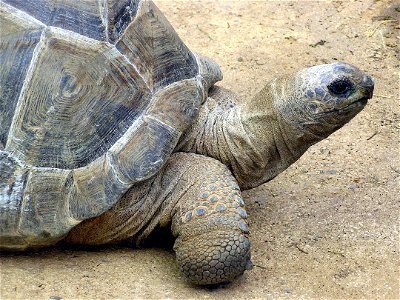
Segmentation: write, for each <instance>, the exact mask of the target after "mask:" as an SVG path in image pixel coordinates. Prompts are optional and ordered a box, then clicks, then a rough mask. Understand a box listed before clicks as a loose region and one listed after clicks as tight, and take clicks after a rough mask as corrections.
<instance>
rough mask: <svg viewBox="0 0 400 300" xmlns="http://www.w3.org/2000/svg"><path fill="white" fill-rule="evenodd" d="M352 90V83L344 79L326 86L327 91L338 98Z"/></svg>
mask: <svg viewBox="0 0 400 300" xmlns="http://www.w3.org/2000/svg"><path fill="white" fill-rule="evenodd" d="M353 89H354V85H353V83H352V82H351V81H349V80H346V79H339V80H336V81H334V82H332V83H331V84H330V85H328V90H329V91H330V92H331V93H333V94H335V95H339V96H343V95H345V94H347V92H349V91H351V90H353Z"/></svg>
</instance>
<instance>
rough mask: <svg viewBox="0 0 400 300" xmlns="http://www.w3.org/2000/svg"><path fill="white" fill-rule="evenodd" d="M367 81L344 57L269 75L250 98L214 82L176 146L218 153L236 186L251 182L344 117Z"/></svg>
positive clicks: (272, 172)
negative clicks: (287, 73)
mask: <svg viewBox="0 0 400 300" xmlns="http://www.w3.org/2000/svg"><path fill="white" fill-rule="evenodd" d="M373 87H374V83H373V80H372V78H371V77H370V76H368V75H367V74H365V73H364V72H362V71H360V70H359V69H357V68H356V67H354V66H352V65H349V64H346V63H334V64H329V65H319V66H315V67H311V68H307V69H304V70H301V71H300V72H298V73H296V74H293V75H291V76H286V77H281V78H278V79H274V80H272V81H270V82H268V83H267V84H266V85H265V87H264V88H263V89H262V90H261V91H260V92H259V93H258V94H256V96H255V97H254V98H253V99H251V100H250V101H239V99H238V96H236V95H235V94H234V93H232V92H230V91H228V90H225V89H223V88H219V87H214V88H213V89H212V90H210V93H209V98H208V100H207V101H206V103H205V104H204V105H203V107H202V108H201V110H200V113H199V117H198V118H197V120H196V122H195V123H194V124H193V126H192V127H191V129H190V130H189V131H188V132H187V133H186V135H185V136H184V137H183V138H182V139H181V142H180V144H179V146H178V151H184V152H194V153H198V154H203V155H207V156H210V157H213V158H215V159H218V160H219V161H221V162H222V163H224V164H225V165H227V166H228V167H229V168H230V169H231V171H232V172H233V174H234V176H235V177H236V179H237V180H238V182H239V184H240V187H241V189H244V190H245V189H250V188H254V187H256V186H259V185H261V184H263V183H265V182H267V181H269V180H271V179H272V178H274V177H275V176H277V175H278V174H279V173H281V172H282V171H284V170H285V169H286V168H287V167H289V166H290V165H291V164H292V163H294V162H295V161H296V160H297V159H298V158H300V156H301V155H302V154H303V153H304V152H305V151H306V150H307V149H308V148H309V147H310V146H312V145H313V144H315V143H317V142H318V141H320V140H322V139H324V138H326V137H327V136H329V135H330V134H331V133H333V132H334V131H336V130H337V129H339V128H341V127H342V126H343V125H344V124H346V123H347V122H348V121H350V120H351V119H352V118H353V117H354V116H355V115H356V114H357V113H358V112H360V111H361V110H362V109H363V108H364V106H365V105H366V103H367V100H368V99H370V98H371V97H372V92H373Z"/></svg>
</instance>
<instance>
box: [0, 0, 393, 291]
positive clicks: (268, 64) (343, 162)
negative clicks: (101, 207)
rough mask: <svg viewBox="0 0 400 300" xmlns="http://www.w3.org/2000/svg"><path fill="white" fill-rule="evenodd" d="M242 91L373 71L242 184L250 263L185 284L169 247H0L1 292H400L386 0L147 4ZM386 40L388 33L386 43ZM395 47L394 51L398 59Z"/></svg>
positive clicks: (390, 34) (389, 18)
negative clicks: (338, 67) (283, 157)
mask: <svg viewBox="0 0 400 300" xmlns="http://www.w3.org/2000/svg"><path fill="white" fill-rule="evenodd" d="M156 3H157V5H158V6H159V7H160V8H161V10H162V11H163V12H164V13H165V14H166V15H167V17H168V19H169V20H170V22H171V23H172V24H173V26H174V27H175V28H176V30H177V31H178V33H179V34H180V36H181V37H182V39H183V40H184V41H185V42H186V43H187V44H188V45H189V47H190V48H191V49H193V50H195V51H197V52H200V53H202V54H204V55H208V56H210V57H213V58H214V59H215V60H216V61H217V62H219V64H220V65H221V67H222V69H223V71H224V75H225V78H224V80H223V81H222V82H221V83H220V85H222V86H225V87H228V88H231V89H232V90H234V91H236V92H238V93H239V94H240V95H242V96H243V98H247V99H249V97H250V96H251V95H253V94H255V92H256V91H258V90H259V89H260V88H261V87H262V85H263V82H264V81H265V80H267V79H271V78H273V77H275V76H276V75H279V74H282V73H288V72H292V71H294V70H297V69H300V68H302V67H305V66H311V65H314V64H320V63H329V62H333V61H336V60H339V61H346V62H350V63H353V64H355V65H357V66H359V67H360V68H361V69H363V70H365V71H367V72H369V73H370V74H371V75H372V76H373V77H374V78H375V83H376V86H375V96H374V98H373V99H372V100H370V102H369V104H368V106H367V107H366V108H365V109H364V111H362V112H361V113H360V114H359V115H358V116H357V117H356V118H355V119H354V120H353V121H352V122H350V123H349V124H347V125H346V126H345V127H344V128H342V129H341V130H339V131H338V132H336V133H335V134H333V135H332V136H330V137H329V138H328V139H326V140H324V141H322V142H320V143H319V144H317V145H315V146H313V147H311V148H310V150H309V151H308V152H307V153H306V154H305V155H304V156H303V157H302V158H301V159H300V160H299V161H298V162H297V163H296V164H294V165H293V166H292V167H290V168H289V169H288V170H287V171H286V172H284V173H283V174H281V175H280V176H278V177H277V178H275V179H274V180H272V181H271V182H269V183H267V184H264V185H263V186H261V187H259V188H257V189H254V190H251V191H248V192H245V193H244V196H245V198H246V201H247V202H246V205H247V210H248V214H249V218H250V229H251V236H250V239H251V243H252V258H253V259H252V260H253V263H254V264H255V267H254V268H253V270H251V271H247V272H246V273H245V274H244V275H243V276H242V277H240V278H239V279H238V280H236V281H235V282H233V283H231V284H228V285H225V286H221V287H219V288H216V289H205V288H199V287H195V286H191V285H190V284H188V283H186V282H185V281H184V280H183V278H182V276H181V275H180V274H179V272H178V269H177V266H176V264H175V261H174V253H173V252H172V251H171V250H165V249H161V248H160V249H158V248H149V249H134V250H132V249H128V248H106V249H101V250H95V251H76V250H71V249H69V250H68V249H67V250H66V249H50V250H45V251H42V252H39V253H33V254H24V255H12V256H3V257H1V258H0V263H1V264H0V267H1V273H0V274H1V294H0V298H1V299H23V298H25V299H60V298H63V299H114V298H119V299H155V298H164V299H165V298H168V299H189V298H192V299H255V298H259V299H277V298H285V299H299V298H301V299H309V298H325V299H327V298H328V299H339V298H340V299H344V298H346V299H350V298H351V299H360V298H363V299H377V298H379V299H399V278H400V277H399V231H398V230H399V228H398V227H399V195H400V188H399V179H400V177H399V176H400V163H399V153H400V152H399V151H400V149H399V145H400V134H399V131H400V119H399V116H400V112H399V57H398V50H399V49H398V48H397V47H398V46H397V45H398V44H399V41H398V38H399V31H398V29H399V25H398V24H399V23H398V22H399V12H400V5H399V4H398V2H397V5H396V1H376V0H363V1H297V2H287V1H261V0H260V1H204V0H202V1H170V0H168V1H165V0H164V1H161V0H158V1H156ZM396 39H397V40H396ZM396 55H397V56H396Z"/></svg>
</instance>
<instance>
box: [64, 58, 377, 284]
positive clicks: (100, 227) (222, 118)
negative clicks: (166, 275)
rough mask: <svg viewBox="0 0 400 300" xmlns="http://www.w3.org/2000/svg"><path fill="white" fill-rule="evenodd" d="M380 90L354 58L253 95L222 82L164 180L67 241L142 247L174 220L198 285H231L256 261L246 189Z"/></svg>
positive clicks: (132, 194)
mask: <svg viewBox="0 0 400 300" xmlns="http://www.w3.org/2000/svg"><path fill="white" fill-rule="evenodd" d="M372 92H373V81H372V78H371V77H369V76H368V75H366V74H365V73H363V72H362V71H360V70H358V69H357V68H356V67H354V66H351V65H348V64H345V63H336V64H331V65H321V66H316V67H312V68H308V69H304V70H302V71H300V72H298V73H296V74H294V75H292V76H286V77H282V78H280V79H276V80H272V81H270V82H269V83H267V85H266V86H265V87H264V88H263V89H262V90H261V91H260V92H259V93H258V94H257V95H256V96H255V97H254V98H253V99H252V100H251V101H243V100H239V99H238V97H237V96H236V95H234V94H233V93H232V92H229V91H227V90H225V89H222V88H214V90H211V91H210V94H209V98H208V100H207V101H206V103H205V104H204V105H203V106H202V108H201V110H200V113H199V116H198V118H197V120H196V121H195V122H194V123H193V125H192V127H191V128H190V129H189V130H188V131H187V132H186V134H185V136H183V137H182V139H181V141H180V143H179V145H178V147H177V151H180V152H188V153H176V154H174V155H172V156H171V158H170V159H169V160H168V162H167V164H166V165H165V166H164V168H163V169H162V170H161V171H160V172H159V173H158V174H157V175H156V176H155V177H153V178H151V179H150V180H148V181H146V182H144V183H142V184H140V185H137V186H135V187H133V188H132V189H131V190H130V191H129V192H128V193H127V194H125V196H124V197H123V198H122V199H121V200H120V201H119V202H118V203H117V205H115V206H114V207H113V208H112V209H111V210H109V211H108V212H106V213H104V214H103V215H101V216H99V217H96V218H94V219H90V220H87V221H84V222H83V223H81V224H80V225H78V226H77V227H75V228H74V229H73V230H72V231H71V232H70V234H69V235H68V237H67V239H66V240H67V241H68V242H71V243H82V244H103V243H116V242H120V241H123V240H125V241H126V240H127V241H129V242H131V243H133V244H138V243H140V241H141V240H142V239H144V238H146V237H147V236H148V235H149V234H150V232H151V231H152V230H153V229H154V228H155V227H156V226H171V228H172V232H173V234H174V236H175V237H176V242H175V246H174V250H175V251H176V255H177V261H178V264H179V267H180V269H181V271H182V272H183V274H185V276H186V277H187V278H188V279H189V281H191V282H193V283H196V284H215V283H220V282H225V281H230V280H232V279H233V278H235V277H236V276H238V275H240V274H242V273H243V272H244V270H245V269H247V268H249V266H250V265H251V262H250V243H249V241H248V238H247V233H248V229H247V224H246V217H247V216H246V212H245V210H244V207H243V200H242V198H241V197H240V189H249V188H253V187H256V186H258V185H261V184H263V183H265V182H267V181H269V180H271V179H272V178H274V177H275V176H276V175H278V174H279V173H280V172H282V171H283V170H285V169H286V168H287V167H288V166H289V165H291V164H292V163H293V162H295V161H296V160H297V159H298V158H299V157H300V156H301V155H302V154H303V153H304V152H305V151H306V150H307V149H308V148H309V147H310V146H311V145H313V144H314V143H316V142H318V141H320V140H322V139H324V138H325V137H327V136H328V135H329V134H331V133H332V132H334V131H335V130H337V129H339V128H340V127H342V126H343V125H344V124H346V123H347V122H348V121H350V120H351V119H352V118H353V117H354V116H355V115H356V114H357V113H358V112H360V111H361V110H362V109H363V107H364V106H365V104H366V103H367V100H368V99H369V98H371V97H372ZM239 186H240V188H239Z"/></svg>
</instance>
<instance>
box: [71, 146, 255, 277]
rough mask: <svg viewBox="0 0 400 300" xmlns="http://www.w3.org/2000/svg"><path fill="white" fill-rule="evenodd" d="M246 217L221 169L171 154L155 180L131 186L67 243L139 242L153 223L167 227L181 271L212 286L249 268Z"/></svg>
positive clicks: (201, 159)
mask: <svg viewBox="0 0 400 300" xmlns="http://www.w3.org/2000/svg"><path fill="white" fill-rule="evenodd" d="M150 203H152V205H149V204H150ZM246 219H247V214H246V211H245V209H244V202H243V199H242V198H241V195H240V190H239V186H238V184H237V182H236V180H235V178H234V177H233V176H232V174H231V172H230V171H229V170H228V168H227V167H226V166H225V165H223V164H222V163H221V162H219V161H217V160H215V159H212V158H209V157H206V156H202V155H198V154H193V153H176V154H174V155H172V156H171V158H170V159H169V160H168V162H167V164H166V166H165V167H164V168H163V169H162V170H161V172H159V173H158V175H157V176H155V177H154V178H152V179H151V180H149V181H147V182H145V183H143V184H140V185H138V186H136V187H134V188H132V189H131V190H130V191H129V192H128V193H127V194H126V195H125V196H124V197H123V198H122V199H121V200H120V201H119V202H118V203H117V205H115V206H114V207H113V208H112V209H110V210H109V211H107V212H106V213H104V214H103V215H101V216H99V217H97V218H94V219H89V220H86V221H84V222H82V223H81V224H79V225H78V226H76V227H75V228H74V229H73V230H72V231H71V232H70V233H69V235H68V236H67V238H66V241H67V242H69V243H75V244H86V245H87V244H91V245H96V244H105V243H118V242H121V241H127V240H129V242H130V243H132V244H139V243H140V242H141V241H142V239H143V238H145V237H146V236H147V235H148V234H149V233H150V232H151V231H152V230H153V229H154V228H155V227H156V226H157V225H159V224H160V225H161V226H169V225H171V223H172V232H173V234H174V236H175V237H176V242H175V246H174V249H175V251H176V256H177V261H178V265H179V267H180V269H181V271H182V273H183V274H185V275H186V277H187V278H188V279H189V281H191V282H193V283H195V284H212V283H219V282H223V281H229V280H232V279H234V278H235V277H237V276H238V275H240V274H242V273H243V271H244V270H245V269H248V268H250V267H251V262H250V242H249V240H248V238H247V234H248V227H247V224H246Z"/></svg>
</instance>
